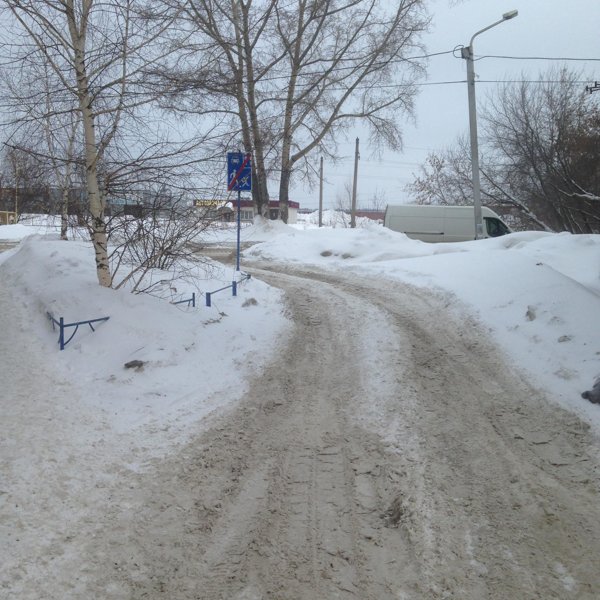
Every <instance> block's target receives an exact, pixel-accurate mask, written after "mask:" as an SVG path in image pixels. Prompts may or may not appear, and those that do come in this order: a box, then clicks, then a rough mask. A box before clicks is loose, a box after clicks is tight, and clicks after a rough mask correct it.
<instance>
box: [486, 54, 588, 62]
mask: <svg viewBox="0 0 600 600" xmlns="http://www.w3.org/2000/svg"><path fill="white" fill-rule="evenodd" d="M484 58H499V59H503V60H556V61H573V62H600V58H573V57H564V56H563V57H556V56H505V55H497V54H484V55H483V56H479V57H477V59H476V60H483V59H484Z"/></svg>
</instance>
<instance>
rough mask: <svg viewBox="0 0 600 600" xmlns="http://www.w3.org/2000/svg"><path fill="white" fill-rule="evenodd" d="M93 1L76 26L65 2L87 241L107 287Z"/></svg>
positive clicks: (85, 0)
mask: <svg viewBox="0 0 600 600" xmlns="http://www.w3.org/2000/svg"><path fill="white" fill-rule="evenodd" d="M92 4H93V0H81V4H80V6H79V7H78V8H80V10H81V13H80V15H79V22H78V20H77V12H76V9H75V6H74V0H67V1H66V2H65V8H66V11H65V12H66V16H67V24H68V27H69V34H70V36H71V43H72V46H73V50H74V65H73V66H74V68H75V75H76V78H77V98H78V100H79V110H80V112H81V121H82V126H83V133H84V140H85V179H86V191H87V196H88V202H89V210H90V216H91V238H92V244H93V246H94V255H95V259H96V275H97V277H98V283H99V284H100V285H101V286H104V287H110V286H111V283H112V278H111V275H110V266H109V262H108V250H107V236H106V221H105V220H104V207H105V203H104V198H103V196H102V192H101V190H100V186H99V184H98V151H97V140H96V131H95V123H94V113H93V110H92V98H91V94H90V86H89V79H88V74H87V71H86V46H85V43H86V34H87V25H88V19H89V16H90V10H91V8H92Z"/></svg>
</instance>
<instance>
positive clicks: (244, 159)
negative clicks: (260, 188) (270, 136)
mask: <svg viewBox="0 0 600 600" xmlns="http://www.w3.org/2000/svg"><path fill="white" fill-rule="evenodd" d="M227 181H228V184H227V190H228V191H229V192H231V191H233V190H236V191H237V194H238V196H237V252H236V267H235V270H236V271H239V270H240V245H241V244H240V237H241V235H240V234H241V230H242V199H241V193H242V191H252V163H251V155H250V154H246V155H244V154H242V153H241V152H229V153H228V154H227Z"/></svg>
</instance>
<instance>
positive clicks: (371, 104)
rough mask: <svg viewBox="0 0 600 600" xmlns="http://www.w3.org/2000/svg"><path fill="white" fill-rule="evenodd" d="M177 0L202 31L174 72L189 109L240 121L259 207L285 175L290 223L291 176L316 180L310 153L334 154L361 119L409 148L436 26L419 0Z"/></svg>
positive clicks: (170, 78)
mask: <svg viewBox="0 0 600 600" xmlns="http://www.w3.org/2000/svg"><path fill="white" fill-rule="evenodd" d="M171 2H172V3H174V4H175V6H177V8H178V10H179V11H180V13H179V14H180V15H182V16H183V17H185V19H187V20H188V23H189V26H188V27H187V28H186V29H185V31H186V32H187V31H189V28H190V27H194V28H195V32H196V34H197V35H196V37H194V40H195V43H194V45H192V44H190V38H189V37H187V36H186V44H187V46H186V51H185V52H184V54H185V60H183V61H180V62H179V63H178V64H179V67H180V68H179V69H178V70H172V71H171V72H170V73H166V74H164V75H165V80H166V81H167V82H168V84H169V86H170V87H172V88H173V89H174V90H177V91H180V92H183V91H188V92H189V91H192V92H193V93H194V94H196V95H195V96H194V97H193V100H190V101H189V103H188V104H186V107H185V109H186V110H195V111H196V112H197V114H199V115H201V116H203V117H206V115H207V114H208V113H211V114H212V115H213V117H217V118H222V119H223V120H224V121H225V120H226V121H227V123H228V124H229V125H230V126H231V125H232V121H231V118H232V117H234V118H235V119H237V127H235V128H234V129H233V130H232V133H231V134H230V139H231V140H232V141H233V140H234V139H235V138H236V136H241V138H242V140H243V146H244V150H245V151H246V152H251V153H252V156H253V160H254V169H255V171H254V175H255V178H256V179H255V183H256V186H257V187H256V190H255V191H254V192H253V197H254V200H255V202H256V204H257V208H258V209H259V211H260V212H262V213H264V212H265V209H266V206H267V202H268V189H267V179H268V178H269V177H270V178H272V179H276V178H278V180H279V185H278V187H279V202H280V214H281V216H282V218H283V220H284V221H287V212H288V200H289V188H290V184H291V178H292V174H293V173H297V174H299V175H300V176H304V177H311V169H310V166H309V162H308V157H309V155H310V153H311V152H312V151H313V150H316V149H320V150H321V152H323V153H324V154H326V155H328V156H333V155H335V152H336V140H337V139H338V138H339V136H340V135H343V134H344V133H345V131H346V130H347V128H348V126H349V125H350V123H352V122H353V121H358V120H361V121H366V122H368V124H369V125H370V127H371V131H372V134H373V138H374V139H375V141H376V143H378V144H385V145H388V146H391V147H392V148H398V147H399V146H400V143H401V137H400V126H399V117H400V116H401V115H402V114H403V113H410V111H411V109H412V100H413V97H414V94H415V87H414V82H415V78H416V77H417V76H418V75H419V74H420V72H421V70H420V65H419V64H418V62H417V61H413V60H412V59H411V58H410V55H411V53H413V52H414V50H415V49H416V48H418V40H419V35H420V33H421V32H422V31H423V30H424V29H425V27H426V26H427V18H426V17H425V15H424V12H423V2H422V1H421V0H400V1H399V2H397V3H394V6H393V7H392V6H391V5H390V3H387V2H383V1H381V0H344V1H340V0H292V1H290V0H285V1H284V0H263V1H253V0H246V1H242V0H187V1H186V2H183V1H177V0H171ZM209 46H210V50H209V51H208V52H207V49H208V48H209ZM191 48H198V49H199V51H198V53H196V55H195V56H196V57H197V64H194V53H193V52H192V50H191ZM188 49H189V50H188ZM222 123H223V121H222ZM224 139H226V135H225V134H224Z"/></svg>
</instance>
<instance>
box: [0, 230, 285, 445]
mask: <svg viewBox="0 0 600 600" xmlns="http://www.w3.org/2000/svg"><path fill="white" fill-rule="evenodd" d="M0 261H2V264H0V280H1V281H2V289H3V293H2V295H1V296H0V313H2V314H3V315H5V316H6V315H8V314H12V318H11V319H10V321H6V322H4V323H3V325H2V329H3V332H4V334H5V335H4V339H5V340H6V339H11V335H12V336H14V337H15V338H16V337H18V338H20V339H24V340H26V342H27V343H26V347H27V348H28V350H27V352H28V353H29V352H31V353H34V354H36V355H37V357H38V359H39V361H40V362H41V363H43V364H45V365H46V366H47V368H48V369H49V370H51V371H52V372H54V373H56V374H57V378H58V380H61V381H64V382H68V383H69V384H70V385H72V386H73V393H74V394H80V395H81V397H82V401H83V402H85V403H87V404H88V405H89V406H90V407H92V408H93V409H95V410H96V409H97V410H99V411H100V412H101V413H102V414H103V416H104V418H105V419H106V423H107V426H108V427H109V428H110V430H111V431H113V432H125V431H131V430H132V429H134V428H136V427H139V426H142V425H148V424H153V426H155V427H164V425H165V424H166V423H169V424H170V425H169V427H170V428H171V429H172V431H171V433H170V434H169V436H168V438H169V440H167V439H164V440H159V439H155V440H154V441H155V443H156V445H157V447H159V446H161V444H163V443H166V442H167V441H170V442H172V441H173V440H176V437H177V436H176V435H175V434H176V431H175V430H177V431H179V433H181V432H182V431H184V430H187V429H188V428H189V427H190V426H193V425H194V424H195V423H197V422H198V420H199V419H201V417H202V416H203V415H205V414H206V413H208V412H210V411H211V410H214V409H215V408H216V407H218V406H221V405H224V404H227V403H228V402H231V401H233V400H235V399H236V398H237V397H239V396H240V395H241V394H242V393H243V391H244V382H245V380H246V379H247V378H248V377H249V376H250V375H251V374H253V373H255V372H256V370H257V369H260V367H261V366H262V364H263V362H264V361H265V360H266V358H267V357H268V355H269V352H270V350H271V349H272V348H273V346H274V344H275V340H276V339H277V338H278V337H279V336H281V335H283V332H284V331H285V329H286V323H287V322H286V321H285V319H284V317H283V315H282V310H281V309H282V304H281V294H280V292H279V291H277V290H275V289H273V288H270V287H268V286H267V285H265V284H263V283H262V282H260V281H258V280H254V279H250V280H249V281H245V282H243V283H242V284H240V285H239V286H238V297H237V298H233V297H232V293H231V290H224V291H222V292H220V293H218V294H216V295H213V297H212V307H211V308H207V307H206V306H205V298H204V296H203V294H204V292H207V291H213V290H216V289H218V288H221V287H223V286H227V285H229V284H231V282H232V280H233V279H234V278H235V279H239V274H236V273H235V272H234V271H232V270H230V269H224V268H223V267H221V266H218V265H216V264H212V265H210V268H209V270H208V272H205V269H204V268H203V267H202V266H198V267H196V268H195V270H194V271H193V273H195V277H194V276H192V275H191V274H190V273H187V277H186V279H185V280H180V281H177V280H175V281H172V280H170V279H167V280H165V283H166V285H165V286H163V288H162V289H161V288H159V289H160V290H161V295H162V296H163V297H154V296H151V295H147V294H139V295H134V294H131V293H129V292H127V291H125V290H111V289H106V288H101V287H100V286H99V285H98V283H97V280H96V275H95V267H94V259H93V251H92V249H91V247H90V245H89V244H88V243H86V242H61V241H60V240H58V239H56V237H55V236H37V235H34V236H29V237H28V238H26V239H25V240H24V241H23V242H21V244H20V246H19V247H18V248H17V249H15V250H12V251H10V252H7V253H4V254H0ZM157 291H158V290H157ZM192 293H195V294H196V308H191V307H189V308H188V307H187V303H183V304H178V305H174V304H171V302H175V301H179V300H185V299H189V298H191V296H192ZM47 312H50V313H51V314H52V315H53V316H54V318H56V319H59V317H64V319H65V322H66V323H71V322H77V321H83V320H89V319H96V318H101V317H106V316H108V317H110V320H109V321H108V322H106V323H100V324H98V325H96V326H95V328H96V331H95V332H94V333H93V332H92V331H91V329H90V328H89V326H87V325H84V326H80V328H79V330H78V331H77V333H76V335H75V336H74V338H73V340H72V341H71V342H70V343H69V344H68V346H67V348H66V349H65V351H63V352H59V351H58V346H57V339H58V332H57V331H54V332H53V331H52V327H51V323H50V321H49V320H48V318H47V316H46V313H47ZM71 332H72V329H70V330H67V334H66V336H67V337H68V336H69V335H70V333H71ZM6 351H10V348H7V347H3V352H6ZM257 356H258V357H260V359H257V358H256V357H257ZM17 358H18V359H19V361H22V363H21V364H26V363H27V357H26V356H23V357H17ZM132 360H137V361H141V362H142V363H143V366H142V367H141V368H140V369H138V370H132V369H126V368H125V367H124V365H125V363H128V362H129V361H132ZM13 375H15V377H12V378H10V379H9V381H8V382H7V383H5V384H4V385H3V390H2V392H3V398H8V397H10V395H11V394H14V393H16V391H17V388H18V387H20V386H22V385H23V384H24V382H23V381H22V380H21V381H19V377H18V374H13ZM11 388H12V389H11ZM43 393H44V389H36V388H33V389H30V390H29V394H30V396H31V397H32V398H35V397H37V396H39V395H40V394H43ZM172 421H173V422H172ZM175 421H176V423H177V427H175V426H174V422H175ZM177 441H182V440H177Z"/></svg>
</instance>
